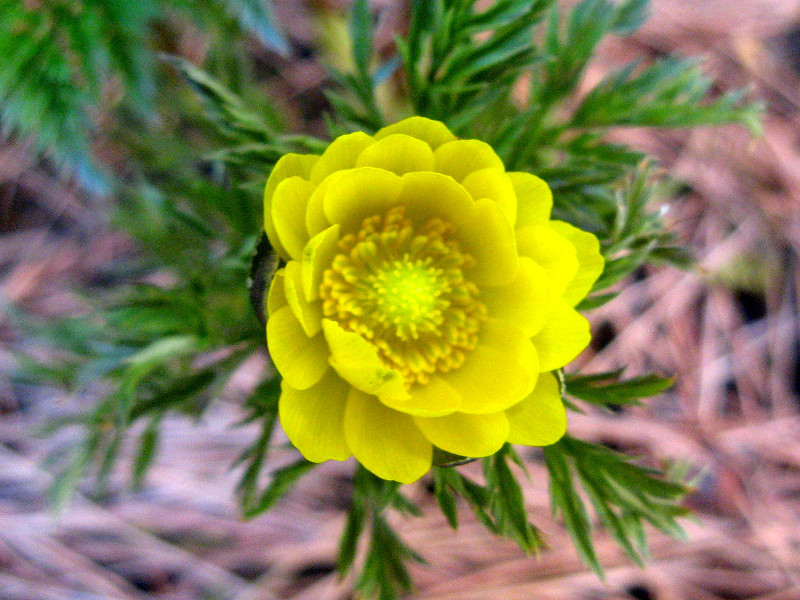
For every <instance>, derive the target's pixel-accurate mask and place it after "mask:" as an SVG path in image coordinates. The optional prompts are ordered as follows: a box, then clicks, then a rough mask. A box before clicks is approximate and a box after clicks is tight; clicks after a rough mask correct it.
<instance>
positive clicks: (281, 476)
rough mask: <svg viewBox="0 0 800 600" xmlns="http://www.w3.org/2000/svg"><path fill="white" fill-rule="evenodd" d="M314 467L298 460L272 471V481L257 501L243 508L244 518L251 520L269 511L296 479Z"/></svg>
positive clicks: (312, 464)
mask: <svg viewBox="0 0 800 600" xmlns="http://www.w3.org/2000/svg"><path fill="white" fill-rule="evenodd" d="M316 466H317V463H313V462H310V461H307V460H305V459H300V460H298V461H296V462H293V463H291V464H289V465H286V466H285V467H281V468H280V469H278V470H276V471H274V472H273V473H272V480H271V481H270V483H269V485H268V486H267V488H266V489H265V490H264V492H263V493H262V494H261V496H260V497H259V498H258V499H257V501H255V502H253V503H252V504H251V505H250V506H244V507H243V515H244V518H245V519H252V518H253V517H257V516H258V515H260V514H261V513H263V512H264V511H266V510H269V509H270V508H271V507H272V506H273V505H274V504H275V502H277V501H278V500H279V499H280V498H281V497H283V495H284V494H286V492H288V491H289V490H290V489H291V487H292V486H293V485H294V484H295V483H296V482H297V480H298V479H300V478H301V477H302V476H303V475H305V474H306V473H308V472H309V471H310V470H311V469H313V468H314V467H316Z"/></svg>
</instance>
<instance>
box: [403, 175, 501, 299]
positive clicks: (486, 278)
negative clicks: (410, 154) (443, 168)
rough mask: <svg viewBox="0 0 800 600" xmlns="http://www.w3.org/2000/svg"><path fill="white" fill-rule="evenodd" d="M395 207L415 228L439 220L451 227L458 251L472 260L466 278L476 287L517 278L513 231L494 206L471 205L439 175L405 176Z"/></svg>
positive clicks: (486, 203)
mask: <svg viewBox="0 0 800 600" xmlns="http://www.w3.org/2000/svg"><path fill="white" fill-rule="evenodd" d="M401 181H402V187H401V190H400V192H399V195H398V196H397V200H396V203H397V204H402V205H405V206H406V207H408V211H407V213H408V216H409V217H411V218H412V219H414V220H415V221H416V223H417V224H421V223H424V222H425V221H427V220H429V219H431V218H433V217H440V218H442V219H443V220H444V221H446V222H448V223H451V224H452V225H453V226H454V227H455V230H456V238H457V239H458V241H459V242H460V243H461V249H462V250H464V251H466V252H467V253H468V254H470V255H471V256H472V257H473V258H474V259H475V263H476V264H475V266H474V267H473V268H472V269H470V271H469V278H470V279H471V280H472V281H474V282H475V283H477V284H478V285H483V284H486V285H503V284H506V283H509V282H510V281H512V280H513V279H514V277H515V276H516V274H517V248H516V240H515V238H514V231H513V230H512V228H511V225H510V224H509V222H508V219H507V218H506V216H505V214H504V213H503V211H502V209H501V208H500V207H499V206H498V205H497V203H495V202H492V201H491V200H489V199H486V198H483V199H481V200H478V201H474V200H473V199H472V197H471V196H470V195H469V193H468V192H467V190H466V189H464V186H462V185H460V184H458V183H456V182H455V181H454V180H453V178H452V177H449V176H447V175H442V174H440V173H426V172H416V173H406V174H405V175H403V177H402V179H401Z"/></svg>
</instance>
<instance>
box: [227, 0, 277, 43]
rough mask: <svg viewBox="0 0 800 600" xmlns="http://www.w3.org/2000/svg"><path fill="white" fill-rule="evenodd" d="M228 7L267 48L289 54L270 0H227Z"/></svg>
mask: <svg viewBox="0 0 800 600" xmlns="http://www.w3.org/2000/svg"><path fill="white" fill-rule="evenodd" d="M227 4H228V6H229V9H230V10H231V11H232V12H233V13H234V14H235V15H236V16H237V18H238V19H239V21H240V22H241V23H242V25H243V26H244V27H245V28H246V29H248V30H250V31H252V32H253V33H255V34H256V35H257V36H258V38H259V39H260V40H261V42H262V43H263V44H264V45H265V46H267V47H268V48H270V49H272V50H275V51H276V52H278V53H279V54H281V55H283V56H289V54H291V51H292V49H291V47H290V46H289V42H288V41H287V39H286V36H285V35H284V34H283V31H282V30H281V28H280V26H279V25H278V23H277V21H276V19H275V16H274V15H273V12H272V2H271V1H270V0H228V1H227Z"/></svg>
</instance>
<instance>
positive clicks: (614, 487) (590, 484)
mask: <svg viewBox="0 0 800 600" xmlns="http://www.w3.org/2000/svg"><path fill="white" fill-rule="evenodd" d="M544 453H545V459H546V462H547V470H548V473H549V474H550V500H551V504H552V508H553V513H554V514H560V515H561V516H562V517H563V520H564V525H565V526H566V528H567V531H569V534H570V536H571V537H572V540H573V542H574V543H575V547H576V549H577V550H578V553H579V554H580V555H581V558H582V559H583V560H584V562H586V563H587V564H588V565H589V566H591V567H592V569H593V570H594V571H595V572H596V573H597V574H598V575H601V576H602V574H603V568H602V566H601V565H600V562H599V561H598V559H597V554H596V553H595V550H594V545H593V543H592V539H591V530H592V522H591V520H590V518H589V513H588V511H587V509H586V504H585V502H584V500H583V499H582V498H581V496H580V494H579V493H578V491H577V489H576V486H575V481H574V478H575V476H576V475H577V478H578V481H580V484H581V486H582V488H583V491H584V492H585V493H586V495H587V496H588V498H589V501H590V503H591V505H592V506H593V507H594V510H595V512H596V514H597V517H598V519H599V520H600V523H602V525H603V527H605V529H606V530H607V531H608V532H609V533H610V534H611V536H612V537H613V538H614V540H616V542H617V543H618V544H619V545H620V547H621V548H622V549H623V550H624V551H625V553H626V554H627V555H628V557H629V558H630V559H631V560H633V561H635V562H636V563H638V564H642V562H643V561H644V559H646V557H647V540H646V537H645V532H644V523H645V522H648V523H650V524H651V525H652V526H653V527H655V528H657V529H659V530H661V531H663V532H664V533H666V534H667V535H671V536H673V537H683V536H684V533H683V530H682V529H681V527H680V525H678V523H677V521H676V518H678V517H681V516H685V515H686V514H687V511H686V509H684V508H682V507H680V505H679V502H680V500H681V499H682V498H683V497H684V496H685V495H686V494H687V492H688V489H687V488H686V486H685V485H683V484H682V483H680V482H677V481H671V480H669V479H666V478H664V477H663V476H662V475H661V474H660V473H659V472H658V471H655V470H653V469H648V468H645V467H640V466H638V465H635V464H633V463H632V462H631V461H630V459H629V458H627V457H626V456H624V455H622V454H619V453H617V452H613V451H611V450H609V449H608V448H606V447H604V446H599V445H596V444H590V443H588V442H583V441H580V440H577V439H575V438H573V437H571V436H569V435H566V436H564V437H563V438H562V439H561V440H560V441H559V442H558V443H556V444H553V445H552V446H548V447H547V448H545V449H544Z"/></svg>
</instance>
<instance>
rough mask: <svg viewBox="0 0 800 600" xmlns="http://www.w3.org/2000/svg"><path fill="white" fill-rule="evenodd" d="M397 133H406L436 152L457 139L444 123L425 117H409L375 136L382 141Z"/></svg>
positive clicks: (385, 128)
mask: <svg viewBox="0 0 800 600" xmlns="http://www.w3.org/2000/svg"><path fill="white" fill-rule="evenodd" d="M395 133H404V134H406V135H410V136H411V137H415V138H417V139H418V140H422V141H423V142H426V143H427V144H428V145H429V146H430V147H431V148H433V149H434V150H436V148H438V147H439V146H441V145H442V144H444V143H446V142H451V141H453V140H454V139H456V136H454V135H453V134H452V133H450V130H449V129H448V128H447V127H446V126H445V124H444V123H441V122H439V121H433V120H431V119H426V118H425V117H409V118H408V119H403V120H402V121H400V122H398V123H395V124H394V125H389V126H387V127H384V128H383V129H381V130H380V131H378V133H376V134H375V139H376V140H382V139H383V138H385V137H387V136H390V135H393V134H395Z"/></svg>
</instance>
